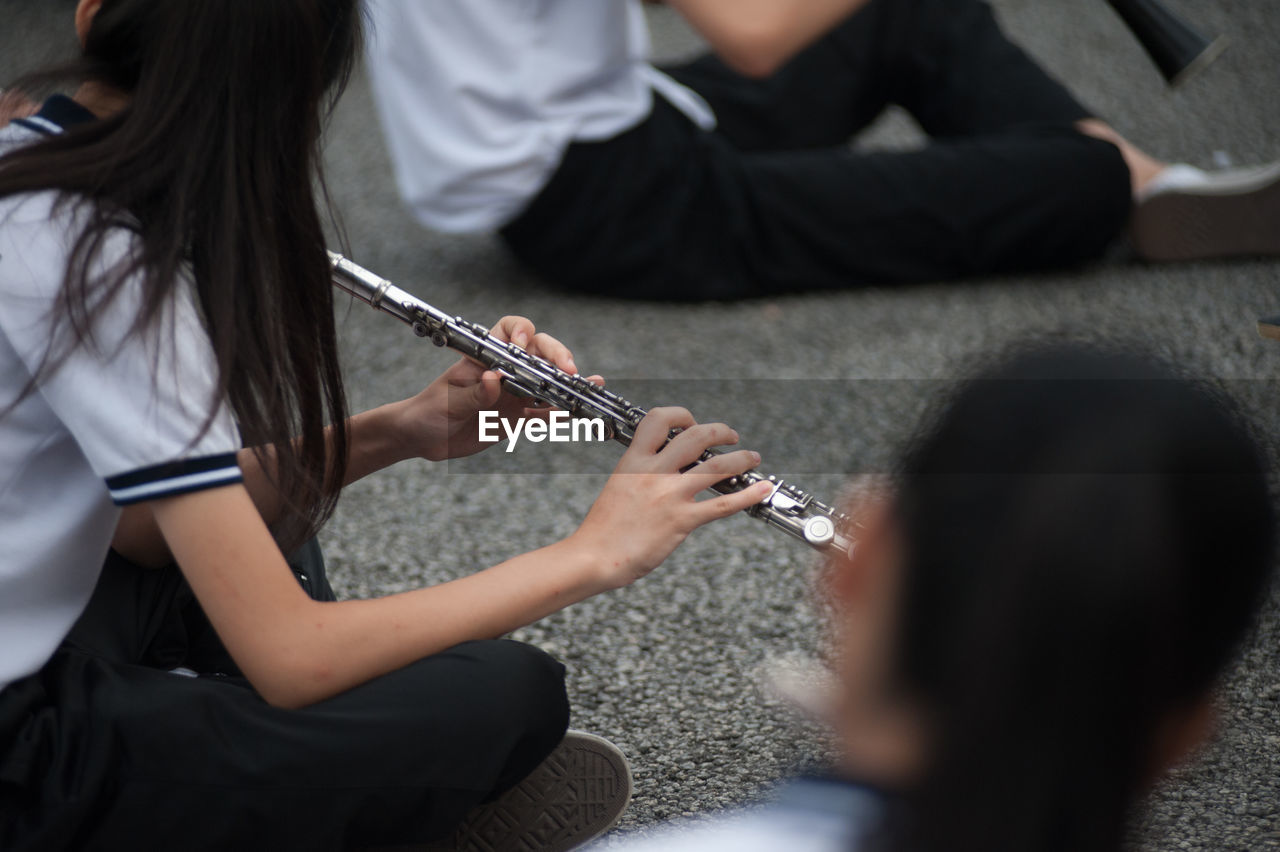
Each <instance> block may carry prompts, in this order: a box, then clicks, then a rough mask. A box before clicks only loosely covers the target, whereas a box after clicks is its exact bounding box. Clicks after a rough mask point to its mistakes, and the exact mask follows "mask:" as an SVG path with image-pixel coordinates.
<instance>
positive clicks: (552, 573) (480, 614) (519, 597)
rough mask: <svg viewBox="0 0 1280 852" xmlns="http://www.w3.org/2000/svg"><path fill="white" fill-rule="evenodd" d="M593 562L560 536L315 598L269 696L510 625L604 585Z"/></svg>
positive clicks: (309, 690) (377, 668) (318, 693)
mask: <svg viewBox="0 0 1280 852" xmlns="http://www.w3.org/2000/svg"><path fill="white" fill-rule="evenodd" d="M595 567H596V566H594V565H591V564H590V563H589V562H588V561H587V559H586V558H585V555H584V553H583V552H582V551H581V550H578V549H576V548H575V547H574V545H573V543H572V542H569V541H562V542H558V543H557V544H554V545H551V546H550V547H547V548H544V549H542V550H537V551H533V552H531V553H526V554H522V555H520V556H517V557H515V558H513V559H511V560H509V561H507V562H503V563H501V564H499V565H496V566H493V567H491V568H488V569H486V570H484V571H481V572H479V573H476V574H472V575H470V576H466V577H462V578H460V579H457V580H453V581H450V582H448V583H443V584H441V585H438V586H432V587H430V588H425V589H417V590H414V591H410V592H404V593H401V594H397V595H392V596H389V597H384V598H378V599H373V600H352V601H341V602H336V603H313V604H312V607H313V608H314V610H315V613H314V615H315V620H314V621H312V620H311V619H310V618H308V619H299V620H297V621H296V622H295V624H296V629H295V633H294V636H293V638H294V640H295V642H296V644H295V646H294V647H296V648H297V649H298V650H299V652H300V653H299V654H298V660H299V663H300V665H299V666H298V667H297V668H296V669H295V671H293V672H290V673H289V674H288V675H287V676H286V677H284V678H279V679H278V680H277V683H276V685H275V687H274V688H273V693H274V694H273V696H272V698H271V699H270V700H272V701H273V703H276V704H279V705H282V706H295V707H296V706H305V705H307V704H311V703H313V702H316V701H320V700H323V699H325V698H328V697H329V696H331V695H335V694H337V693H339V692H342V691H344V690H347V689H350V688H352V687H354V686H357V685H359V684H361V683H363V682H365V681H367V680H369V679H370V678H373V677H377V676H379V675H382V674H385V673H387V672H390V671H394V670H396V669H399V668H402V667H403V666H406V665H408V664H410V663H412V662H415V661H416V660H419V659H421V658H423V657H425V656H428V655H430V654H435V653H439V652H440V651H444V650H446V649H448V648H451V647H453V646H454V645H457V644H459V643H462V642H466V641H470V640H477V639H493V638H497V637H499V636H502V635H504V634H506V633H510V632H511V631H513V630H516V629H517V628H520V627H523V626H525V625H527V624H531V623H533V622H535V621H537V620H538V619H540V618H543V617H545V616H547V615H550V614H551V613H554V612H558V611H559V610H561V609H564V608H565V607H567V606H569V605H571V604H574V603H577V602H579V601H581V600H584V599H586V598H588V597H591V596H592V595H595V594H597V593H599V592H600V591H603V590H604V589H603V587H602V586H601V585H600V584H599V583H597V582H596V581H595V580H594V579H593V575H594V573H595V571H594V569H595ZM313 625H314V626H313Z"/></svg>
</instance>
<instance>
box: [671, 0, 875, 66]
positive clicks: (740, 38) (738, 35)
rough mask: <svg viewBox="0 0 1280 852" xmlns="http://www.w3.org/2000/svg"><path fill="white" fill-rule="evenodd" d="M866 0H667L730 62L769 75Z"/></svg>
mask: <svg viewBox="0 0 1280 852" xmlns="http://www.w3.org/2000/svg"><path fill="white" fill-rule="evenodd" d="M866 2H867V0H667V5H668V6H670V7H672V8H673V9H675V10H676V11H677V12H679V13H680V15H681V16H683V17H684V18H685V20H687V21H688V22H689V24H690V25H691V26H692V27H693V28H694V29H696V30H697V31H698V32H699V33H701V34H702V37H703V38H705V39H706V40H707V43H708V44H710V45H711V49H712V50H713V51H715V53H716V55H717V56H719V57H720V58H721V59H722V60H724V62H725V64H726V65H728V66H729V67H731V68H733V69H734V70H735V71H737V72H739V73H740V74H744V75H746V76H748V77H767V76H769V75H770V74H772V73H774V72H775V71H777V70H778V69H779V68H781V67H782V66H783V65H784V64H785V63H786V62H787V60H789V59H791V57H793V56H795V55H796V54H797V53H799V52H800V51H801V50H803V49H804V48H805V47H807V46H808V45H809V44H811V43H812V42H813V41H815V40H816V39H817V38H819V37H820V36H822V35H823V34H824V33H826V32H827V31H828V30H830V29H831V28H832V27H834V26H835V25H836V24H838V23H840V22H841V21H843V20H844V19H845V18H847V17H849V16H850V15H852V14H853V13H854V12H855V11H857V10H858V9H860V8H861V7H862V6H863V5H864V4H865V3H866Z"/></svg>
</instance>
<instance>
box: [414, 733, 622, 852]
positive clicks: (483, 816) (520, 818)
mask: <svg viewBox="0 0 1280 852" xmlns="http://www.w3.org/2000/svg"><path fill="white" fill-rule="evenodd" d="M630 801H631V768H630V767H629V766H628V765H627V758H626V757H625V756H624V755H623V753H622V752H621V751H620V750H619V749H618V747H617V746H615V745H614V744H613V743H611V742H609V741H608V740H606V739H604V738H603V737H597V736H596V735H594V734H587V733H583V732H582V731H569V732H568V733H567V734H565V737H564V739H563V740H562V741H561V742H560V745H558V746H556V749H555V751H553V752H551V754H550V755H548V756H547V759H546V760H544V761H543V762H542V763H540V764H539V765H538V767H537V768H536V769H534V770H533V772H531V773H529V776H528V777H527V778H525V779H524V780H523V781H521V782H520V783H519V784H517V785H516V786H515V787H513V788H512V789H510V790H508V791H507V792H505V793H503V794H502V795H501V796H499V797H498V798H497V799H495V800H494V801H492V802H488V803H486V804H483V805H480V806H479V807H477V808H475V809H473V810H472V811H471V812H470V813H469V814H467V817H466V819H465V820H463V822H462V825H460V826H459V827H458V829H457V830H456V831H455V832H454V835H453V836H452V837H451V838H449V839H447V840H445V841H437V842H436V843H432V844H428V845H427V846H422V847H418V848H419V849H421V850H422V852H444V850H450V852H567V850H570V849H577V848H578V847H580V846H582V845H584V844H586V843H589V842H590V841H592V840H594V839H595V838H597V837H599V836H600V835H602V834H604V833H605V832H606V831H608V830H609V829H610V828H612V827H613V826H614V825H616V824H617V822H618V819H619V818H620V817H621V816H622V813H623V811H625V810H626V809H627V804H628V803H629V802H630Z"/></svg>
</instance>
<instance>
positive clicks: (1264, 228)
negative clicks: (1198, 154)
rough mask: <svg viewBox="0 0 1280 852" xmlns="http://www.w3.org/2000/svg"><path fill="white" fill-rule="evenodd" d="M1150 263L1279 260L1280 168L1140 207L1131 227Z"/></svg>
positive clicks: (1178, 191) (1181, 191) (1165, 195)
mask: <svg viewBox="0 0 1280 852" xmlns="http://www.w3.org/2000/svg"><path fill="white" fill-rule="evenodd" d="M1129 236H1130V240H1131V241H1132V243H1133V247H1134V250H1135V251H1136V252H1137V254H1138V256H1139V257H1142V258H1143V259H1145V260H1155V261H1177V260H1203V259H1209V258H1215V257H1243V256H1249V255H1272V256H1274V255H1277V254H1280V163H1273V164H1272V165H1270V166H1266V167H1264V168H1259V169H1256V170H1250V173H1249V174H1247V175H1243V176H1240V177H1238V178H1234V179H1231V178H1228V179H1223V180H1220V181H1211V182H1209V183H1207V184H1205V185H1203V186H1195V187H1188V188H1173V189H1170V190H1168V191H1166V192H1161V193H1159V194H1157V195H1154V196H1152V197H1151V198H1149V199H1147V200H1145V201H1143V202H1140V203H1139V204H1138V205H1137V206H1136V207H1135V208H1134V211H1133V216H1132V218H1131V220H1130V223H1129Z"/></svg>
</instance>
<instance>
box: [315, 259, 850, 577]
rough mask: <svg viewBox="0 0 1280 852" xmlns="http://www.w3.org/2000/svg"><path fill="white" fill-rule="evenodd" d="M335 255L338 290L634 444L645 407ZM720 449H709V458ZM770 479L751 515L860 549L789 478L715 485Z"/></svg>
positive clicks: (824, 545) (723, 488) (807, 538)
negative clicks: (597, 421) (787, 479)
mask: <svg viewBox="0 0 1280 852" xmlns="http://www.w3.org/2000/svg"><path fill="white" fill-rule="evenodd" d="M329 260H330V263H331V265H332V276H333V283H334V286H336V287H337V288H338V289H340V290H343V291H344V292H347V293H349V294H351V295H352V296H354V297H355V298H357V299H359V300H360V301H362V302H365V303H366V304H368V305H369V306H370V307H372V308H373V309H374V310H378V311H382V312H384V313H388V314H390V315H391V316H393V317H395V318H396V319H398V320H400V321H401V322H404V323H406V324H408V325H409V326H410V327H412V329H413V331H414V334H416V335H418V336H419V337H427V338H430V339H431V342H433V343H434V344H435V345H437V346H444V347H448V348H450V349H453V350H455V351H457V352H461V353H462V354H463V355H466V356H467V357H469V358H473V359H475V360H476V361H478V362H480V363H481V364H483V365H484V366H485V368H487V369H489V370H493V371H494V372H495V373H497V374H498V375H499V376H500V377H501V378H502V383H503V386H504V387H505V388H506V389H507V390H508V391H510V392H511V393H513V394H515V395H516V396H521V397H528V398H530V399H535V400H538V401H539V402H543V403H546V404H547V405H550V406H553V407H555V408H559V409H561V410H563V411H567V412H568V413H569V414H570V415H571V416H573V417H582V418H589V419H595V418H598V419H599V420H601V421H602V422H603V423H604V424H605V432H606V435H607V436H608V437H610V438H612V439H613V440H615V441H617V442H618V443H620V444H623V445H624V446H629V445H630V444H631V439H632V438H633V437H634V436H635V431H636V427H638V426H639V425H640V421H641V420H642V419H643V418H644V416H645V413H646V410H645V409H643V408H641V407H639V406H636V405H633V404H632V403H631V402H629V401H627V400H626V399H624V398H623V397H621V396H619V395H618V394H616V393H613V392H612V391H608V390H605V389H604V388H601V387H599V386H597V385H594V384H592V383H591V382H589V381H587V380H586V379H585V378H584V377H582V376H574V375H570V374H569V373H566V372H564V371H563V370H561V369H560V368H559V367H556V366H555V365H554V364H552V363H551V362H549V361H547V360H546V359H544V358H540V357H538V356H536V355H532V354H530V353H528V352H526V351H524V350H523V349H521V348H520V347H518V346H516V345H515V344H513V343H506V342H503V341H501V340H496V339H494V338H493V337H492V336H491V335H490V334H489V329H488V328H486V327H485V326H482V325H479V324H477V323H472V322H468V321H466V320H464V319H462V318H461V317H451V316H449V315H448V314H445V313H444V312H442V311H440V310H439V309H437V308H435V307H433V306H431V305H429V304H427V303H426V302H424V301H422V300H421V299H418V298H417V297H415V296H413V295H412V294H410V293H408V292H406V291H404V290H402V289H400V288H399V287H397V286H395V285H394V284H392V283H391V282H390V281H388V280H386V279H385V278H381V277H379V276H378V275H375V274H374V273H372V272H370V271H369V270H367V269H364V268H363V267H361V266H358V265H357V264H355V263H352V262H351V261H350V260H348V259H347V258H345V257H343V256H342V255H340V254H336V253H334V252H329ZM717 452H718V451H716V450H708V451H707V452H706V453H704V454H703V456H702V458H703V459H704V460H705V459H708V458H710V457H712V456H713V455H715V454H717ZM765 480H767V481H769V482H770V483H772V485H773V491H772V492H770V494H769V496H768V497H766V498H765V499H764V500H763V501H762V502H760V503H757V504H756V505H754V506H752V507H751V508H750V509H747V510H746V511H747V513H748V514H749V515H751V516H752V517H755V518H758V519H760V520H762V521H764V522H765V523H767V524H769V525H770V526H772V527H774V528H775V529H779V530H782V531H783V532H785V533H787V534H788V535H790V536H793V537H794V538H797V539H799V540H801V541H803V542H805V543H807V544H809V545H810V546H812V547H814V548H816V549H818V550H822V551H827V552H835V553H841V554H848V553H849V552H851V551H852V549H853V540H852V539H850V538H849V537H848V535H847V534H846V530H847V528H848V526H849V523H848V520H849V519H848V517H847V516H845V515H844V514H842V513H840V512H838V511H836V510H835V509H834V508H832V507H831V506H829V505H827V504H825V503H823V502H821V501H819V500H817V499H815V498H814V497H813V496H811V495H810V494H808V493H806V492H805V491H803V490H801V489H800V488H797V487H796V486H794V485H792V484H790V483H788V482H783V481H782V480H779V479H777V478H776V477H773V476H765V475H763V474H761V473H758V472H756V471H748V472H746V473H744V474H742V475H740V476H735V477H732V478H730V479H726V480H723V481H721V482H718V483H716V484H715V485H714V486H712V490H714V491H717V492H719V493H721V494H729V493H733V492H735V491H741V490H742V489H744V488H750V487H751V486H752V485H754V484H756V483H757V482H761V481H765Z"/></svg>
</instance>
